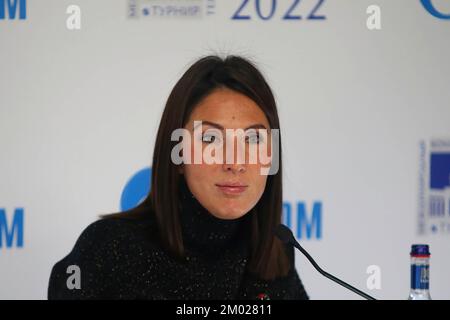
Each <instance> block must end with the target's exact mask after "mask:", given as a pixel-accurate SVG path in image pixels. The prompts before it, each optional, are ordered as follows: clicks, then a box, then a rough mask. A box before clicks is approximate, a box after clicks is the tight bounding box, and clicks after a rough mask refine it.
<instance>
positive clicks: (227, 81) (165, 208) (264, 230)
mask: <svg viewBox="0 0 450 320" xmlns="http://www.w3.org/2000/svg"><path fill="white" fill-rule="evenodd" d="M219 88H228V89H231V90H234V91H236V92H239V93H241V94H243V95H245V96H247V97H248V98H250V99H252V100H253V101H254V102H255V103H256V104H257V105H258V106H259V107H260V108H261V109H262V111H263V112H264V113H265V115H266V117H267V119H268V121H269V125H270V128H271V129H280V123H279V119H278V112H277V107H276V102H275V98H274V96H273V93H272V90H271V89H270V87H269V85H268V84H267V82H266V80H265V79H264V77H263V75H262V74H261V72H260V71H259V70H258V69H257V68H256V67H255V65H254V64H253V63H252V62H250V61H249V60H248V59H246V58H243V57H240V56H228V57H226V58H225V59H222V58H220V57H219V56H215V55H211V56H206V57H203V58H201V59H199V60H197V61H196V62H195V63H193V64H192V65H191V66H190V67H189V68H188V70H187V71H186V72H185V73H184V74H183V76H182V77H181V78H180V80H179V81H178V82H177V83H176V84H175V87H174V88H173V89H172V92H171V93H170V95H169V98H168V99H167V103H166V106H165V109H164V112H163V114H162V118H161V122H160V125H159V129H158V134H157V137H156V142H155V149H154V152H153V164H152V178H151V179H152V180H151V191H150V193H149V194H148V196H147V197H146V198H145V199H144V200H143V201H142V202H141V203H140V204H139V205H138V206H137V207H135V208H133V209H131V210H129V211H127V212H123V213H119V214H115V215H113V216H115V217H118V216H120V217H126V216H128V217H136V216H142V215H148V214H154V215H155V217H156V221H157V224H158V228H159V234H160V240H161V242H162V245H163V246H164V248H165V249H166V250H168V251H169V252H170V253H171V254H172V255H174V256H176V257H179V258H183V257H184V255H185V250H184V244H183V239H182V233H181V226H180V219H179V214H180V213H179V202H180V199H179V189H180V183H181V180H180V179H184V177H183V176H181V174H180V173H179V170H178V167H177V165H175V164H174V163H173V162H172V161H171V151H172V149H173V147H174V146H175V145H176V144H177V143H178V142H177V141H171V139H170V137H171V134H172V132H173V131H174V130H175V129H178V128H183V127H184V126H185V124H186V122H187V120H188V119H189V116H190V114H191V112H192V111H193V109H194V107H195V106H196V105H197V104H198V103H199V102H200V101H201V100H202V99H203V98H205V97H206V96H207V95H208V94H210V93H212V92H213V91H214V90H216V89H219ZM279 138H280V140H279V153H278V154H279V159H278V161H279V167H278V172H277V173H276V174H275V175H269V176H267V182H266V187H265V190H264V192H263V194H262V196H261V198H260V200H259V201H258V203H257V204H256V206H255V207H254V208H253V209H252V210H253V213H254V214H252V215H251V217H252V218H251V222H250V223H249V224H248V226H249V227H248V229H249V230H248V232H249V233H250V234H249V239H250V248H251V257H250V260H249V271H251V272H253V273H254V274H256V275H257V276H259V277H260V278H262V279H266V280H270V279H274V278H277V277H280V276H285V275H286V274H287V273H288V271H289V269H290V267H291V266H290V264H289V259H288V256H287V253H286V251H285V248H284V246H283V244H282V243H281V242H280V241H279V240H278V239H277V238H276V237H274V229H275V227H276V226H277V225H278V224H279V223H281V212H282V152H281V134H280V137H279Z"/></svg>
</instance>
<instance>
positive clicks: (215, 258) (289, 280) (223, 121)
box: [48, 56, 308, 299]
mask: <svg viewBox="0 0 450 320" xmlns="http://www.w3.org/2000/svg"><path fill="white" fill-rule="evenodd" d="M279 128H280V126H279V119H278V114H277V109H276V104H275V99H274V97H273V94H272V92H271V89H270V88H269V86H268V84H267V83H266V81H265V79H264V78H263V76H262V74H261V73H260V72H259V71H258V70H257V68H256V67H255V66H254V65H253V64H252V63H251V62H249V61H248V60H246V59H244V58H241V57H237V56H229V57H227V58H226V59H224V60H223V59H221V58H219V57H217V56H208V57H204V58H202V59H200V60H198V61H197V62H195V63H194V64H193V65H192V66H191V67H190V68H189V69H188V70H187V71H186V72H185V73H184V75H183V76H182V77H181V79H180V80H179V81H178V83H177V84H176V85H175V87H174V88H173V90H172V92H171V94H170V96H169V98H168V100H167V103H166V106H165V109H164V113H163V115H162V119H161V122H160V126H159V130H158V134H157V138H156V143H155V149H154V154H153V165H152V181H151V192H150V193H149V195H148V196H147V198H146V199H144V200H143V202H142V203H141V204H139V205H138V206H137V207H136V208H134V209H132V210H129V211H127V212H122V213H117V214H113V215H109V216H106V217H104V218H103V219H101V220H99V221H97V222H94V223H93V224H91V225H90V226H88V227H87V228H86V230H85V231H84V232H83V233H82V234H81V236H80V237H79V239H78V241H77V243H76V245H75V247H74V248H73V250H72V251H71V253H70V254H69V255H68V256H66V257H65V258H64V259H63V260H61V261H60V262H58V263H57V264H56V265H55V266H54V267H53V270H52V273H51V276H50V283H49V289H48V297H49V299H72V298H75V299H93V298H94V299H95V298H101V299H108V298H112V299H308V295H307V294H306V292H305V290H304V288H303V285H302V283H301V281H300V279H299V276H298V274H297V272H296V270H295V263H294V252H293V248H292V247H289V248H288V247H285V246H284V245H283V244H282V243H281V242H280V241H279V240H278V239H277V238H275V237H274V229H275V227H276V226H277V225H278V224H279V223H280V221H281V210H282V176H281V169H282V167H281V147H280V148H279V149H278V150H275V148H274V146H275V145H274V143H273V141H274V140H273V137H274V134H273V133H274V132H276V131H278V130H279ZM180 129H182V130H183V132H184V133H187V134H184V135H182V139H181V142H179V140H177V139H174V136H176V135H174V133H175V132H177V130H180ZM227 130H228V131H227ZM239 130H241V131H239ZM242 130H245V131H244V132H245V136H244V139H243V140H242V139H241V140H239V143H236V145H234V144H233V143H234V142H235V138H236V137H238V135H237V134H235V132H241V133H242ZM230 131H231V133H232V134H230V135H228V134H227V132H230ZM264 133H265V134H264ZM230 137H231V138H230ZM241 137H242V135H241ZM230 146H231V147H230ZM235 146H236V148H235ZM251 146H253V147H255V146H256V147H257V150H259V151H260V150H263V149H264V148H263V147H265V148H266V150H268V153H269V155H270V157H271V162H270V164H269V166H270V167H271V168H273V167H274V166H273V164H274V160H276V161H277V162H278V163H277V165H276V170H275V171H272V172H271V173H269V174H264V173H263V172H264V169H267V163H263V161H262V160H261V159H259V160H258V161H256V162H255V161H254V162H251V161H249V159H250V153H251V151H252V150H253V151H254V150H255V149H252V148H251ZM180 147H181V148H180ZM199 147H200V149H199ZM267 148H268V149H267ZM199 150H200V160H201V161H200V162H198V161H194V160H195V159H196V160H198V158H196V153H197V155H198V151H199ZM239 152H241V153H239ZM239 154H240V155H241V158H239ZM243 154H244V155H245V158H244V161H241V160H242V155H243ZM208 155H209V156H210V158H211V157H212V158H214V159H213V160H215V162H211V161H208V159H206V158H208ZM235 155H236V157H235ZM260 155H261V153H260ZM221 157H222V158H224V159H221ZM180 158H181V159H182V161H180ZM209 160H211V159H209ZM266 172H267V170H266ZM70 266H72V267H70ZM73 266H76V268H79V269H78V270H79V271H80V276H81V277H80V278H81V279H79V280H80V281H79V283H78V284H76V283H75V285H74V284H73V283H72V285H71V281H72V280H73V279H69V277H71V274H70V273H69V274H68V273H67V270H68V268H74V267H73ZM70 270H75V269H70Z"/></svg>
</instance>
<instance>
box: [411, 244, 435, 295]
mask: <svg viewBox="0 0 450 320" xmlns="http://www.w3.org/2000/svg"><path fill="white" fill-rule="evenodd" d="M410 255H411V291H410V293H409V297H408V300H431V296H430V251H429V250H428V245H427V244H413V245H412V247H411V254H410Z"/></svg>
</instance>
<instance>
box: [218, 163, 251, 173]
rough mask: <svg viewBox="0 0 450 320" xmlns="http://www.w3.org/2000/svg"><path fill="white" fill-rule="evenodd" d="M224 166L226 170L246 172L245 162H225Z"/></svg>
mask: <svg viewBox="0 0 450 320" xmlns="http://www.w3.org/2000/svg"><path fill="white" fill-rule="evenodd" d="M222 167H223V170H224V171H231V172H232V173H244V172H245V171H246V167H245V164H239V163H224V164H223V165H222Z"/></svg>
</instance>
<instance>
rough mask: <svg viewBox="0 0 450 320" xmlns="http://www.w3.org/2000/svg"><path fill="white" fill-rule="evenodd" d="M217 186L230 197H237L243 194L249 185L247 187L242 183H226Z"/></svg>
mask: <svg viewBox="0 0 450 320" xmlns="http://www.w3.org/2000/svg"><path fill="white" fill-rule="evenodd" d="M216 186H217V187H218V188H219V190H221V191H222V192H223V193H225V194H229V195H237V194H241V193H243V192H244V191H245V190H246V189H247V187H248V185H245V184H243V183H240V182H225V183H216Z"/></svg>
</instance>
